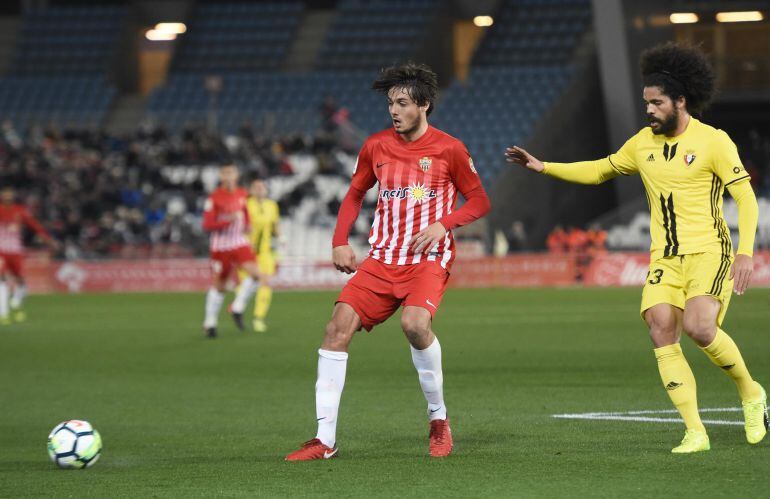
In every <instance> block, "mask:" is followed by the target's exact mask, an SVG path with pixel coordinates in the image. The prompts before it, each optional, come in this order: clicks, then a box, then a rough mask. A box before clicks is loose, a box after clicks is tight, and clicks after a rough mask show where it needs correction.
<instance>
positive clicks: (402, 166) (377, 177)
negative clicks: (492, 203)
mask: <svg viewBox="0 0 770 499" xmlns="http://www.w3.org/2000/svg"><path fill="white" fill-rule="evenodd" d="M375 183H379V190H378V194H377V196H378V200H377V208H376V210H375V213H374V221H373V222H372V230H371V232H370V234H369V244H370V245H371V249H370V250H369V256H370V257H371V258H374V259H376V260H380V261H381V262H383V263H387V264H395V265H411V264H416V263H419V262H420V261H421V260H422V259H423V258H427V259H428V260H429V261H438V262H440V263H441V266H442V267H444V268H447V269H448V268H450V266H451V264H452V262H453V261H454V258H455V244H454V237H453V236H452V231H451V230H447V233H446V236H445V237H444V240H443V241H441V242H440V243H439V244H438V245H436V246H435V247H434V248H431V250H430V252H429V253H428V254H427V255H423V254H415V253H414V252H412V251H411V250H410V249H409V243H410V241H411V239H412V236H413V235H415V234H417V233H418V232H420V231H421V230H423V229H425V228H426V227H428V226H429V225H431V224H433V223H435V222H437V221H438V220H439V219H441V218H442V217H445V216H447V215H449V214H450V213H452V212H453V210H454V209H455V205H456V204H457V193H458V191H459V192H461V193H463V194H465V193H467V192H470V191H472V190H473V189H476V188H477V187H479V186H480V185H481V180H480V179H479V176H478V174H477V173H476V169H475V168H474V167H473V160H472V159H471V156H470V154H469V153H468V149H467V148H466V147H465V145H464V144H463V143H462V142H461V141H460V140H458V139H456V138H454V137H452V136H451V135H449V134H447V133H444V132H442V131H441V130H438V129H436V128H433V127H431V126H429V127H428V130H427V131H426V132H425V134H424V135H423V136H422V137H420V138H419V139H417V140H415V141H413V142H406V141H404V140H403V139H402V138H401V137H400V136H399V135H398V134H397V133H396V132H395V130H393V129H392V128H389V129H387V130H383V131H381V132H379V133H376V134H374V135H372V136H371V137H369V139H367V141H366V142H365V143H364V145H363V147H362V149H361V152H360V153H359V156H358V161H357V163H356V169H355V171H354V173H353V179H352V181H351V186H352V187H355V188H357V189H359V190H362V191H367V190H369V189H370V188H371V187H372V186H373V185H374V184H375Z"/></svg>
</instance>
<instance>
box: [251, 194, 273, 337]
mask: <svg viewBox="0 0 770 499" xmlns="http://www.w3.org/2000/svg"><path fill="white" fill-rule="evenodd" d="M246 209H247V210H248V212H249V221H250V222H251V235H250V239H251V246H252V248H253V249H254V254H255V255H256V256H257V266H258V267H259V273H260V278H259V281H260V284H261V285H260V287H259V290H258V291H257V295H256V297H255V299H254V322H253V326H254V331H256V332H258V333H264V332H265V331H267V324H265V317H267V311H268V310H269V309H270V302H271V301H272V298H273V288H271V287H270V281H271V280H272V277H273V275H275V270H276V264H277V261H276V254H275V251H274V250H273V246H274V244H275V241H274V240H275V238H277V237H278V230H279V229H278V222H279V221H280V214H279V211H278V203H276V202H275V201H273V200H272V199H268V197H267V184H265V182H264V180H261V179H254V180H252V181H251V184H250V185H249V198H248V200H247V201H246Z"/></svg>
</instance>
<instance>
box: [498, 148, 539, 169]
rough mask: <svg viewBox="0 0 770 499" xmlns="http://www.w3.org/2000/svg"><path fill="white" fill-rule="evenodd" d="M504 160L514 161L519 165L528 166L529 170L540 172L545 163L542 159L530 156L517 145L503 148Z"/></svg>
mask: <svg viewBox="0 0 770 499" xmlns="http://www.w3.org/2000/svg"><path fill="white" fill-rule="evenodd" d="M505 160H506V161H507V162H509V163H515V164H517V165H519V166H523V167H525V168H529V169H530V170H532V171H534V172H537V173H540V172H542V171H543V170H545V165H544V164H543V162H542V161H540V160H539V159H537V158H536V157H534V156H532V155H531V154H530V153H528V152H527V151H525V150H524V149H522V148H521V147H519V146H513V147H509V148H507V149H506V150H505Z"/></svg>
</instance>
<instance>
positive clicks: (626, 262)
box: [583, 251, 770, 287]
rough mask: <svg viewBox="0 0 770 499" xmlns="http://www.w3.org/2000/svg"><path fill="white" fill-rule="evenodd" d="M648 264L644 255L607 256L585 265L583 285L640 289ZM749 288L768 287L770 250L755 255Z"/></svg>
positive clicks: (769, 283) (617, 254)
mask: <svg viewBox="0 0 770 499" xmlns="http://www.w3.org/2000/svg"><path fill="white" fill-rule="evenodd" d="M649 265H650V255H649V254H647V253H606V254H603V255H598V256H596V257H595V258H594V259H593V260H592V261H591V262H590V263H589V265H588V266H587V269H586V272H585V278H584V280H583V282H584V284H587V285H589V286H642V285H644V279H645V277H646V276H647V271H648V270H649ZM751 286H761V287H764V286H770V251H758V252H756V253H755V254H754V274H753V275H752V276H751Z"/></svg>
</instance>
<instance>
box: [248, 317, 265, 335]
mask: <svg viewBox="0 0 770 499" xmlns="http://www.w3.org/2000/svg"><path fill="white" fill-rule="evenodd" d="M251 325H252V327H254V331H255V332H257V333H264V332H267V324H265V321H263V320H262V319H256V318H255V319H254V322H252V323H251Z"/></svg>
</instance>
